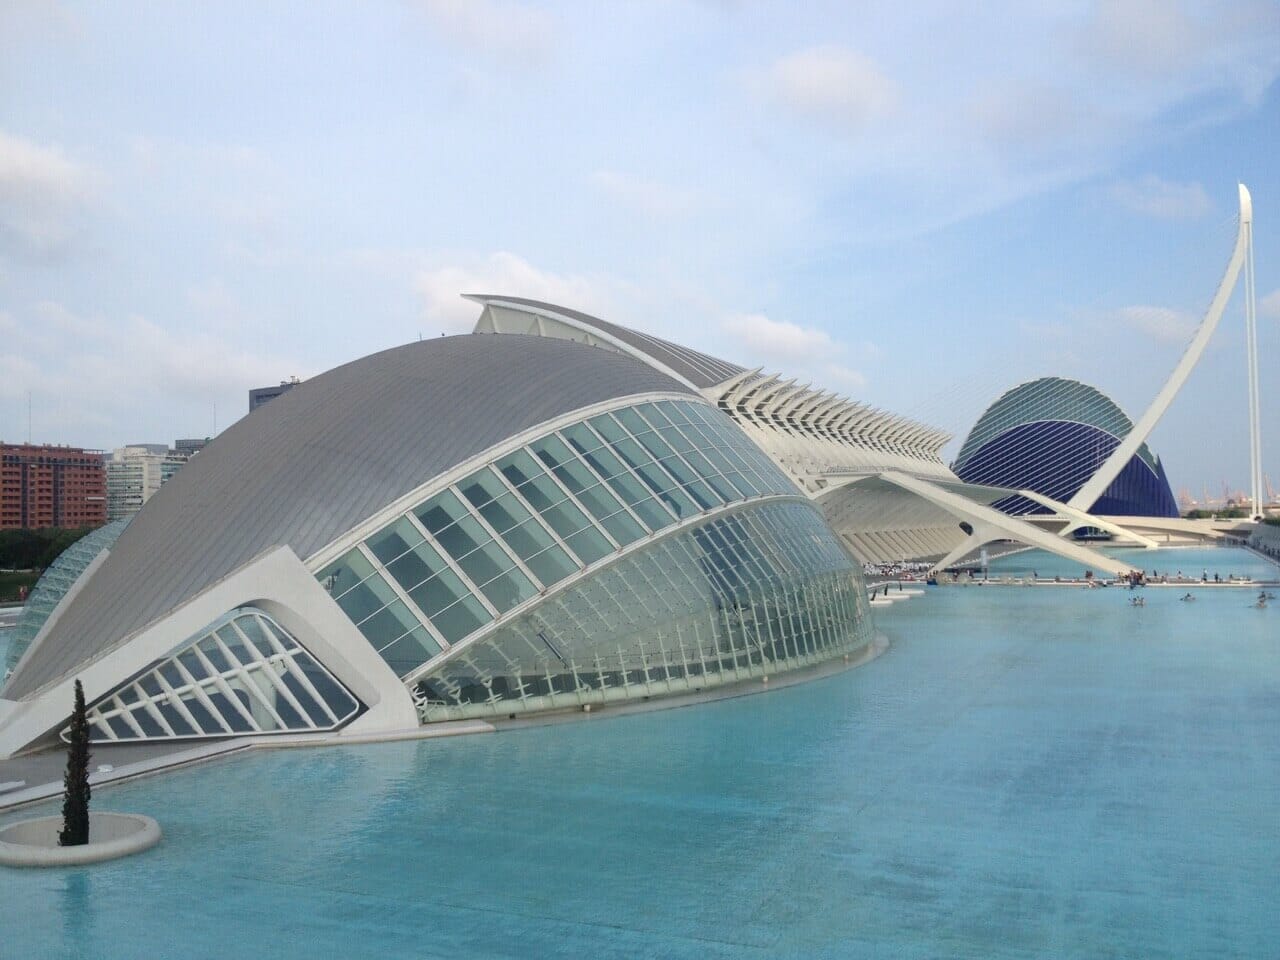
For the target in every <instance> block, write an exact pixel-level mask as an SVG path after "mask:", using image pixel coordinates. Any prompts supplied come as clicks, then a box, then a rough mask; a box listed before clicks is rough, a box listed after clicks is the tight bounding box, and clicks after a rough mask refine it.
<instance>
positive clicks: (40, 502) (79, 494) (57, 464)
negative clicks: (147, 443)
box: [0, 443, 107, 530]
mask: <svg viewBox="0 0 1280 960" xmlns="http://www.w3.org/2000/svg"><path fill="white" fill-rule="evenodd" d="M106 492H107V491H106V473H105V471H104V469H103V464H102V454H101V453H99V452H98V451H96V450H85V449H82V448H80V447H59V446H52V445H50V444H28V443H0V529H7V530H15V529H23V528H27V529H34V528H37V527H95V526H99V525H100V524H103V523H105V522H106V520H107V502H106Z"/></svg>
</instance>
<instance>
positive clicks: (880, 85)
mask: <svg viewBox="0 0 1280 960" xmlns="http://www.w3.org/2000/svg"><path fill="white" fill-rule="evenodd" d="M752 83H753V85H754V86H755V87H756V88H757V90H758V91H759V92H760V93H761V94H762V95H763V96H765V97H766V98H767V99H770V100H772V101H774V102H776V103H779V104H781V105H782V106H783V107H785V108H787V109H789V110H791V111H793V112H795V113H798V114H801V115H804V116H808V117H810V118H813V119H817V120H822V121H825V122H829V123H831V124H833V125H835V126H836V127H838V128H840V129H842V130H844V131H845V132H854V131H858V130H861V129H862V128H863V127H864V126H866V124H867V123H868V122H869V121H871V120H873V119H875V118H876V117H879V116H883V115H884V114H887V113H890V112H891V111H892V110H893V108H894V106H895V104H896V102H897V91H896V89H895V87H894V84H893V82H892V81H890V80H889V78H888V77H886V76H885V75H884V73H882V72H881V70H880V67H879V66H878V65H877V64H876V63H875V61H873V60H872V59H871V58H869V57H866V56H864V55H863V54H861V53H857V52H856V51H853V50H850V49H848V48H846V47H840V46H823V47H810V48H809V49H807V50H798V51H796V52H794V53H789V54H787V55H786V56H783V57H779V58H778V59H777V60H775V61H774V62H773V63H772V64H770V65H769V67H768V68H766V69H765V70H764V71H763V72H761V73H759V74H756V75H755V76H754V77H753V79H752Z"/></svg>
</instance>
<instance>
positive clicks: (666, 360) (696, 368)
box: [466, 293, 746, 390]
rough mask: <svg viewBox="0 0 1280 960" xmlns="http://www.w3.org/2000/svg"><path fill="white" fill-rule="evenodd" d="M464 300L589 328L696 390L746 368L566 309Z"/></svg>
mask: <svg viewBox="0 0 1280 960" xmlns="http://www.w3.org/2000/svg"><path fill="white" fill-rule="evenodd" d="M466 297H467V299H468V300H474V301H476V302H477V303H481V304H490V303H496V304H500V305H508V306H516V307H526V308H528V309H529V310H530V311H532V312H535V313H547V314H550V315H553V316H557V317H562V318H565V319H568V320H570V321H573V322H574V323H575V324H576V325H578V326H581V327H586V328H590V329H592V330H594V331H595V332H597V333H600V334H603V335H604V336H606V337H608V338H611V339H613V340H616V341H618V342H620V343H622V344H623V345H625V346H626V347H628V348H630V349H631V350H633V351H635V352H637V353H639V354H642V355H643V356H644V357H647V358H648V359H649V360H652V361H654V362H656V363H658V364H661V365H662V366H664V367H666V368H667V369H668V370H670V371H672V372H673V373H675V374H676V375H677V376H681V377H684V378H685V380H687V381H688V382H689V383H691V384H693V385H694V386H695V387H697V388H698V389H699V390H701V389H704V388H705V387H714V386H717V385H719V384H721V383H724V382H725V381H726V380H729V379H731V378H733V377H736V376H737V375H738V374H740V373H745V372H746V367H740V366H738V365H737V364H736V363H730V362H729V361H727V360H721V359H719V358H718V357H713V356H710V355H709V354H705V353H701V352H700V351H698V350H691V349H690V348H689V347H682V346H680V344H678V343H672V342H671V341H670V340H663V339H661V338H660V337H654V336H650V335H649V334H647V333H641V332H640V331H639V330H632V329H630V328H628V327H620V326H618V325H617V324H616V323H610V322H609V321H607V320H601V319H600V318H599V317H593V316H591V314H589V313H583V312H582V311H581V310H574V309H572V308H570V307H561V306H557V305H556V304H554V303H544V302H542V301H541V300H530V299H528V298H526V297H507V296H502V295H500V294H491V293H473V294H467V295H466Z"/></svg>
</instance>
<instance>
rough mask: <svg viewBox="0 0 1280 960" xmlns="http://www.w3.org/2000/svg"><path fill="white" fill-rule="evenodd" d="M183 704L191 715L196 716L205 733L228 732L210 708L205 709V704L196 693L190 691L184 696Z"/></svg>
mask: <svg viewBox="0 0 1280 960" xmlns="http://www.w3.org/2000/svg"><path fill="white" fill-rule="evenodd" d="M182 705H183V706H184V707H186V708H187V711H188V712H189V713H190V714H191V716H192V717H194V718H195V721H196V723H197V724H199V726H200V730H201V732H203V733H226V732H227V731H226V729H225V728H224V727H223V726H222V724H220V723H218V721H217V720H215V719H214V718H213V715H212V714H211V713H209V711H208V710H206V709H205V706H204V704H203V703H201V702H200V701H199V700H198V699H196V696H195V694H194V693H189V694H187V695H186V696H184V697H183V698H182Z"/></svg>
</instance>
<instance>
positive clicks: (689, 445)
mask: <svg viewBox="0 0 1280 960" xmlns="http://www.w3.org/2000/svg"><path fill="white" fill-rule="evenodd" d="M796 493H797V491H796V488H795V486H794V484H793V483H792V482H791V481H790V480H789V479H788V478H787V477H786V476H785V475H784V474H783V473H782V472H781V471H779V470H778V469H777V467H775V466H774V465H773V463H772V462H771V461H770V460H769V459H768V458H767V457H766V456H765V455H764V454H763V453H762V452H761V451H760V450H759V449H757V448H756V447H755V446H754V445H753V444H751V443H750V441H748V440H747V439H746V437H745V436H743V434H742V433H741V431H740V430H739V429H738V428H737V427H736V426H734V425H733V424H732V423H731V422H729V421H728V420H727V419H726V418H725V417H723V416H722V415H721V414H719V413H718V412H717V411H716V410H715V408H713V407H711V406H709V405H707V404H705V403H699V402H695V401H659V402H650V403H640V404H635V405H633V406H629V407H624V408H621V409H618V410H613V411H611V412H608V413H603V414H600V415H598V416H594V417H590V418H588V419H584V420H582V421H580V422H578V423H574V424H570V425H568V426H565V427H563V428H561V429H560V430H557V431H553V432H550V433H548V434H546V435H545V436H542V437H539V438H538V439H536V440H534V441H532V442H531V443H529V444H527V445H526V446H524V447H522V448H520V449H518V450H516V451H514V452H512V453H510V454H507V455H505V456H503V457H501V458H499V459H498V460H496V461H494V462H493V463H491V464H487V465H486V466H484V467H482V468H481V469H479V470H477V471H475V472H474V473H472V474H470V475H469V476H467V477H465V478H463V479H462V480H459V481H458V482H456V483H454V484H453V485H452V486H450V487H449V488H448V489H445V490H442V491H440V492H439V493H437V494H435V495H434V496H432V497H430V498H429V499H427V500H425V501H424V502H422V503H419V504H417V505H415V506H414V507H413V508H412V509H410V510H408V511H406V512H405V513H404V514H403V515H401V516H400V517H397V518H396V519H395V520H393V521H392V522H390V523H388V524H387V525H386V526H384V527H382V529H380V530H378V531H377V532H376V533H374V534H373V535H372V536H369V537H367V538H366V539H365V540H364V541H363V542H362V543H360V544H358V545H357V546H356V547H354V548H352V549H351V550H349V551H348V552H347V553H346V554H344V555H343V556H342V557H340V558H338V559H337V560H335V561H334V562H332V563H330V564H329V565H328V566H326V567H325V568H324V569H322V570H321V571H320V572H319V573H318V574H317V578H318V579H319V580H320V582H321V583H322V584H323V585H324V586H325V588H326V589H327V590H328V591H329V593H330V595H331V596H332V597H333V598H334V600H335V601H337V603H338V606H340V607H341V608H342V610H343V611H344V612H345V613H346V614H347V616H348V617H350V618H351V620H352V622H353V623H355V624H356V626H357V627H358V628H359V629H360V631H361V632H362V633H363V634H364V636H365V637H366V638H367V639H368V640H369V642H370V643H371V644H372V645H373V647H374V649H376V650H377V651H378V652H379V653H380V654H381V655H382V657H383V659H385V660H386V661H387V663H388V664H389V665H390V666H391V668H392V669H393V670H395V671H396V673H397V674H398V675H399V676H401V677H406V678H410V677H412V675H413V674H414V673H415V671H418V670H419V669H420V668H421V667H422V666H423V665H424V664H426V663H427V662H428V661H430V660H431V659H432V658H433V657H436V656H437V655H438V654H440V653H441V652H442V651H445V650H449V649H451V648H452V647H453V646H454V645H455V644H458V643H460V642H462V641H464V640H466V639H467V638H468V637H470V636H471V635H473V634H475V633H476V632H477V631H480V630H482V629H485V628H486V627H488V626H489V625H490V624H492V623H493V622H494V621H495V620H497V619H499V618H501V617H503V616H504V615H506V614H508V613H510V612H511V611H512V610H514V609H515V608H517V607H520V606H521V605H522V604H524V603H526V602H527V601H529V600H531V599H533V598H534V597H537V596H538V595H540V594H542V593H544V592H545V591H547V590H548V589H550V588H552V587H554V586H555V585H556V584H559V583H560V582H561V581H563V580H565V579H567V578H569V577H570V576H573V575H574V574H576V573H577V572H578V571H580V570H582V569H584V568H586V567H589V566H591V565H592V564H595V563H597V562H599V561H601V560H604V559H605V558H607V557H610V556H613V555H615V554H617V553H618V552H619V551H621V550H624V549H625V548H627V547H628V546H629V545H631V544H634V543H636V542H637V541H639V540H640V539H642V538H644V537H646V536H649V535H651V534H654V533H657V532H659V531H661V530H663V529H666V528H668V527H671V526H673V525H675V524H676V523H678V522H681V521H688V520H690V519H694V518H697V517H699V516H702V515H705V514H708V513H711V512H713V511H717V510H721V509H724V508H725V507H727V506H729V505H732V504H735V503H740V502H743V501H745V500H748V499H752V498H757V497H764V496H794V495H795V494H796Z"/></svg>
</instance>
